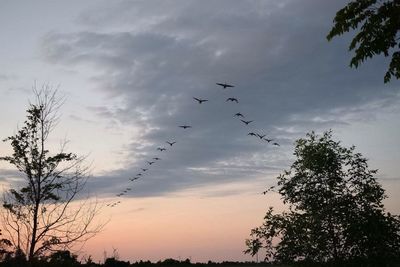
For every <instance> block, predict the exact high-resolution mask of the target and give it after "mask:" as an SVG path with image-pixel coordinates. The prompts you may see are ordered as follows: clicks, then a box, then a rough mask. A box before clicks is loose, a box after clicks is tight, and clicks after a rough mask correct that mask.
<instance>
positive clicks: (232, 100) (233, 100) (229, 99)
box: [226, 97, 239, 103]
mask: <svg viewBox="0 0 400 267" xmlns="http://www.w3.org/2000/svg"><path fill="white" fill-rule="evenodd" d="M228 101H231V102H236V103H239V100H237V99H236V98H234V97H230V98H228V99H227V100H226V102H228Z"/></svg>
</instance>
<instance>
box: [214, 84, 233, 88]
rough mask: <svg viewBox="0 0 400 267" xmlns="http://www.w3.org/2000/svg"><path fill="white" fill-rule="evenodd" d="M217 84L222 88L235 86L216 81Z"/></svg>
mask: <svg viewBox="0 0 400 267" xmlns="http://www.w3.org/2000/svg"><path fill="white" fill-rule="evenodd" d="M217 85H219V86H222V87H223V88H224V89H226V88H229V87H235V86H233V85H230V84H227V83H217Z"/></svg>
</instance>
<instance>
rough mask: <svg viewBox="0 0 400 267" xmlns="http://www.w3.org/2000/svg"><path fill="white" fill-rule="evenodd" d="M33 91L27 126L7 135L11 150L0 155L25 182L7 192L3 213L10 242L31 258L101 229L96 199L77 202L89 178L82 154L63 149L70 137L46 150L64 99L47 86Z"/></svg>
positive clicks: (62, 248) (65, 245) (67, 245)
mask: <svg viewBox="0 0 400 267" xmlns="http://www.w3.org/2000/svg"><path fill="white" fill-rule="evenodd" d="M34 92H35V97H36V99H35V100H36V101H35V103H31V104H30V105H29V108H28V110H27V119H26V121H25V122H24V124H23V127H22V128H21V129H19V130H18V131H17V133H16V134H15V135H13V136H10V137H8V138H6V139H5V140H4V141H9V142H11V147H12V150H13V153H12V155H10V156H3V157H0V160H3V161H6V162H8V163H10V164H11V165H13V166H14V167H15V168H16V169H17V170H18V171H19V172H20V173H21V174H22V182H21V183H20V184H21V186H20V187H19V188H11V189H9V190H8V191H7V192H6V193H5V194H4V200H3V202H4V203H3V210H4V212H2V214H1V215H2V219H3V224H4V226H5V228H4V230H5V231H6V233H8V238H9V239H10V241H11V243H12V244H13V245H14V247H15V249H16V250H21V251H22V252H24V253H25V255H27V257H28V259H29V261H30V262H33V261H34V260H35V259H38V258H39V256H41V255H43V254H45V253H47V252H49V251H57V250H65V249H70V248H71V247H72V246H73V245H76V243H78V242H81V241H82V242H83V241H86V240H87V239H88V238H90V237H92V236H93V235H94V234H96V233H97V232H98V231H99V230H100V228H101V225H93V220H94V217H95V215H96V214H97V213H98V207H97V206H96V204H95V203H91V202H89V201H85V200H84V201H82V202H74V203H73V201H74V199H75V198H76V197H77V196H78V194H79V193H80V192H81V191H82V190H83V188H84V186H85V184H86V180H87V177H88V176H87V173H86V171H87V168H85V167H82V162H83V160H84V158H83V157H78V156H77V155H75V154H73V153H67V152H65V151H64V149H65V144H66V142H64V143H63V144H62V145H61V149H60V151H58V152H56V153H51V152H50V151H49V149H48V140H49V136H50V133H51V132H52V130H53V129H54V127H55V126H56V124H57V122H58V115H57V114H58V109H59V108H60V105H61V104H62V100H60V99H58V98H56V91H53V90H51V88H49V87H48V86H44V87H43V88H42V89H41V90H34Z"/></svg>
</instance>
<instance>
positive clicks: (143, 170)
mask: <svg viewBox="0 0 400 267" xmlns="http://www.w3.org/2000/svg"><path fill="white" fill-rule="evenodd" d="M216 84H217V85H219V86H221V87H222V88H223V89H227V88H233V87H235V86H234V85H231V84H227V83H216ZM193 99H194V100H195V101H196V102H197V103H198V104H203V103H205V102H208V99H201V98H198V97H193ZM226 102H234V103H239V100H238V99H237V98H235V97H229V98H227V99H226ZM234 117H236V118H239V119H240V121H241V122H243V123H244V124H245V125H249V124H250V123H252V122H253V121H252V120H245V116H244V115H243V114H242V113H240V112H237V113H235V114H234ZM178 127H179V128H182V129H184V130H186V129H190V128H193V127H192V126H191V125H186V124H184V125H179V126H178ZM247 135H248V136H253V137H256V138H258V139H260V140H262V141H265V142H266V143H268V144H271V145H273V146H280V145H279V143H277V142H273V141H274V139H271V138H267V137H266V136H267V135H266V134H260V133H255V132H249V133H248V134H247ZM176 143H177V142H176V141H174V140H173V141H171V140H169V141H165V144H168V146H167V147H168V149H170V148H172V147H173V146H174V145H175V144H176ZM167 147H165V146H159V147H157V148H156V150H157V151H159V152H161V153H162V152H165V151H167ZM159 160H161V158H160V157H153V158H151V159H148V160H147V161H146V162H145V164H147V165H146V166H145V167H142V168H140V169H139V172H138V173H137V174H136V175H135V176H133V177H131V178H129V181H131V182H133V181H135V180H138V179H140V178H141V177H143V176H144V175H145V174H146V173H147V171H149V170H150V168H151V167H152V165H153V164H155V163H156V162H157V161H159ZM131 190H132V188H131V187H129V186H128V187H126V188H125V189H124V190H123V191H121V192H119V193H118V194H116V197H119V198H120V197H123V196H124V195H126V194H128V193H129V191H131ZM120 203H121V200H115V201H112V202H110V203H108V204H106V206H107V207H111V208H113V207H115V206H117V205H118V204H120Z"/></svg>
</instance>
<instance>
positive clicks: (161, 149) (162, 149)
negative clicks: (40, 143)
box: [157, 147, 167, 152]
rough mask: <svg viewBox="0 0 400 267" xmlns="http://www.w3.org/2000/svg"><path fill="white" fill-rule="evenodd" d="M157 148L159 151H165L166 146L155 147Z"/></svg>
mask: <svg viewBox="0 0 400 267" xmlns="http://www.w3.org/2000/svg"><path fill="white" fill-rule="evenodd" d="M157 150H159V151H161V152H162V151H165V150H167V149H166V148H164V147H158V148H157Z"/></svg>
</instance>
